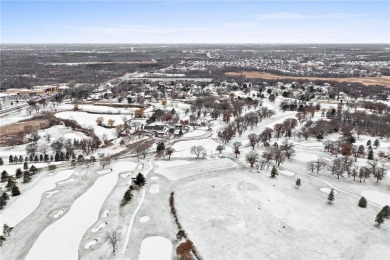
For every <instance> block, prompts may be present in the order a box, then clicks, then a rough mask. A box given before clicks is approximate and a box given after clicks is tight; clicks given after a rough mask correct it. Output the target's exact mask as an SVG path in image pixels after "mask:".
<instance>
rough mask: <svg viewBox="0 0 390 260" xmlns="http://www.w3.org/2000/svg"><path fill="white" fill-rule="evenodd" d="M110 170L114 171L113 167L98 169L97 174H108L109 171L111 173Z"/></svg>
mask: <svg viewBox="0 0 390 260" xmlns="http://www.w3.org/2000/svg"><path fill="white" fill-rule="evenodd" d="M110 172H112V170H111V169H103V170H98V171H96V173H97V174H101V175H102V174H107V173H110Z"/></svg>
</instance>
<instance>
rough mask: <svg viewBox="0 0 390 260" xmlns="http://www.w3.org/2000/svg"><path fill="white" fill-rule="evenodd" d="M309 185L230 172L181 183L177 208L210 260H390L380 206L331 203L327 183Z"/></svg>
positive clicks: (340, 197) (343, 197)
mask: <svg viewBox="0 0 390 260" xmlns="http://www.w3.org/2000/svg"><path fill="white" fill-rule="evenodd" d="M203 177H204V176H203ZM303 183H304V185H303V186H302V187H300V188H299V189H296V188H295V185H294V184H295V182H294V181H291V178H290V177H289V176H283V175H281V176H279V177H277V178H275V179H273V178H269V174H263V173H258V174H252V173H245V172H240V174H235V171H234V170H233V171H229V170H226V171H225V174H224V175H218V176H215V175H214V176H210V177H209V178H198V179H192V181H187V182H183V181H182V182H180V184H178V185H176V187H175V201H176V210H177V213H178V218H179V219H180V222H181V224H182V226H183V228H184V229H185V231H186V233H187V234H188V236H189V238H190V239H191V241H193V242H194V244H195V245H196V247H197V249H198V250H199V252H200V254H201V256H202V257H203V258H204V259H221V260H223V259H352V258H355V257H356V258H358V259H385V258H387V256H388V255H389V254H390V247H389V246H388V245H389V244H390V237H389V236H387V235H386V234H387V232H389V230H390V228H389V227H388V226H386V225H383V226H382V225H381V227H380V229H378V228H377V226H375V225H374V223H373V216H375V214H376V213H377V210H378V209H377V208H376V207H373V206H369V207H367V208H365V209H361V208H359V207H358V206H357V201H358V200H357V199H356V198H354V197H352V196H349V195H347V194H342V193H338V194H337V195H336V200H335V202H334V203H333V204H331V205H330V204H329V203H327V196H328V194H327V193H323V192H321V191H320V188H321V186H320V185H322V184H321V183H317V181H316V180H313V179H309V178H304V179H303ZM205 205H207V206H205ZM363 244H364V246H363ZM335 248H337V250H334V249H335ZM377 248H379V249H377Z"/></svg>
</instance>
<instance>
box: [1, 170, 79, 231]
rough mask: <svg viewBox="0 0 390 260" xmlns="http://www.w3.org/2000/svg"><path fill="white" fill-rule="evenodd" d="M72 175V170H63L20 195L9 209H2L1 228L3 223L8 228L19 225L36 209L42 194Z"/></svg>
mask: <svg viewBox="0 0 390 260" xmlns="http://www.w3.org/2000/svg"><path fill="white" fill-rule="evenodd" d="M73 173H74V170H64V171H60V172H58V173H56V174H55V175H52V176H47V177H45V178H43V179H42V180H41V181H40V182H38V183H37V184H36V185H35V186H33V187H32V188H31V189H29V190H27V191H26V192H25V193H22V195H20V197H19V198H17V200H15V202H14V203H12V204H11V205H10V206H9V207H6V208H5V209H4V211H3V212H2V214H0V225H1V226H3V225H4V223H7V224H8V225H9V226H11V227H14V226H16V225H17V224H19V223H20V222H21V221H22V220H23V219H25V218H26V217H27V216H28V215H30V214H31V213H32V212H33V211H34V210H35V209H36V208H37V207H38V205H39V203H40V201H41V197H42V194H43V193H44V192H45V191H49V190H52V189H54V188H55V187H56V183H57V182H59V181H62V180H65V179H67V178H69V177H70V176H71V175H72V174H73ZM1 233H2V230H1Z"/></svg>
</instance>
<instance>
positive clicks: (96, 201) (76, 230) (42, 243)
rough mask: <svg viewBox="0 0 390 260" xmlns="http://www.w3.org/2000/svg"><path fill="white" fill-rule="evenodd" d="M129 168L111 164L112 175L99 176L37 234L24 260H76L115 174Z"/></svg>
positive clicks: (114, 180) (127, 164)
mask: <svg viewBox="0 0 390 260" xmlns="http://www.w3.org/2000/svg"><path fill="white" fill-rule="evenodd" d="M133 165H134V164H131V163H130V164H129V163H126V162H118V163H114V164H113V165H112V166H111V167H112V168H113V171H112V172H110V173H108V174H105V175H103V176H101V177H99V178H98V179H97V180H96V182H95V183H94V184H93V185H92V186H91V187H90V188H89V190H87V191H86V192H85V193H84V194H83V195H82V196H81V197H79V198H78V199H77V200H76V201H75V202H74V203H73V205H72V207H71V209H70V210H69V211H68V212H67V213H66V214H65V215H64V216H62V218H61V219H59V220H58V221H56V222H55V223H53V224H52V225H50V226H49V227H48V228H46V229H45V230H44V231H43V232H42V233H41V234H40V236H39V237H38V239H37V241H35V243H34V246H33V247H32V248H31V250H30V252H29V253H28V255H27V259H77V258H78V248H79V244H80V241H81V239H82V237H83V235H84V233H85V232H86V230H87V229H88V228H89V227H90V226H91V225H92V224H93V223H95V222H96V221H97V220H98V216H99V212H100V209H101V206H102V204H103V202H104V200H105V199H106V197H107V196H108V194H109V193H110V192H111V191H112V189H113V188H114V186H115V184H116V183H117V180H118V174H119V173H120V172H122V171H123V170H124V167H131V166H133Z"/></svg>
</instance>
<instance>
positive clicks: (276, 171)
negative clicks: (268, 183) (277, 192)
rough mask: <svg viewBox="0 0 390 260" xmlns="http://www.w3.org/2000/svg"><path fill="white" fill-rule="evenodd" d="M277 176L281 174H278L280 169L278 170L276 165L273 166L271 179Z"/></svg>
mask: <svg viewBox="0 0 390 260" xmlns="http://www.w3.org/2000/svg"><path fill="white" fill-rule="evenodd" d="M276 175H279V174H278V169H276V167H275V165H274V166H272V170H271V177H272V178H275V177H276Z"/></svg>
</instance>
